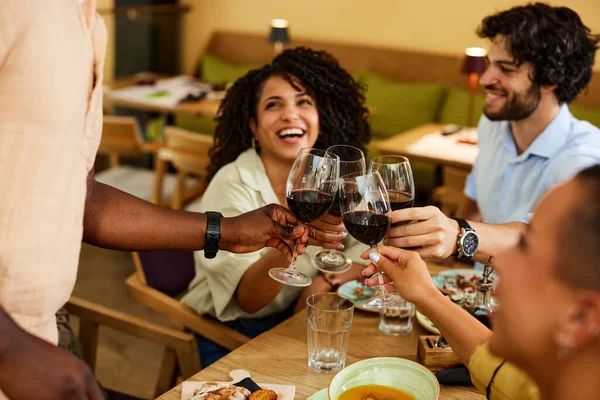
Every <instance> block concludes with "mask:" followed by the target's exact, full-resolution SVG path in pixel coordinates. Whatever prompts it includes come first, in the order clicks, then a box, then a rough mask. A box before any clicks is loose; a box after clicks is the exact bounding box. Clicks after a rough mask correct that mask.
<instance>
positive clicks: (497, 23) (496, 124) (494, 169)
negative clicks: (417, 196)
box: [386, 3, 600, 262]
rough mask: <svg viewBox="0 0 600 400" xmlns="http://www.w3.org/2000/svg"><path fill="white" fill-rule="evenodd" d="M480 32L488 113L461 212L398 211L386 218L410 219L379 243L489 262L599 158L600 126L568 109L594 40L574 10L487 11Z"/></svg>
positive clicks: (588, 68) (588, 69) (585, 79)
mask: <svg viewBox="0 0 600 400" xmlns="http://www.w3.org/2000/svg"><path fill="white" fill-rule="evenodd" d="M478 34H479V36H480V37H482V38H488V39H490V41H491V46H490V49H489V52H488V56H487V58H488V62H489V66H488V68H487V70H486V71H485V73H484V74H483V75H482V76H481V80H480V84H481V85H482V86H483V87H484V88H485V89H486V105H485V108H484V115H485V116H484V117H482V118H481V120H480V122H479V127H478V130H479V156H478V158H477V160H476V162H475V165H474V166H473V171H472V173H471V174H470V175H469V177H468V179H467V183H466V187H465V195H466V198H465V200H464V201H463V204H462V205H461V207H460V208H459V210H458V212H457V215H458V216H459V217H461V218H459V219H456V220H455V219H451V218H448V217H447V216H445V215H444V214H443V213H442V212H441V211H440V210H439V209H438V208H436V207H424V208H412V209H405V210H399V211H395V212H394V213H393V215H392V220H393V222H398V221H417V222H416V223H411V224H408V225H402V226H398V227H395V228H391V229H390V233H389V234H388V238H387V239H386V244H388V245H392V246H396V247H417V249H416V251H417V252H418V253H419V254H420V255H421V256H422V257H423V258H430V259H431V258H447V257H449V256H450V255H452V254H458V255H459V256H460V257H461V258H473V259H475V260H477V261H480V262H491V260H492V257H493V256H494V255H496V254H498V253H499V252H501V251H503V250H505V249H508V248H510V247H512V246H514V245H515V244H516V242H517V241H518V240H519V237H520V234H521V232H523V230H524V228H525V226H526V225H525V224H526V222H527V221H528V220H529V215H530V214H531V212H532V211H533V209H534V208H535V205H536V204H537V202H538V201H539V200H540V198H541V197H542V196H543V195H544V193H545V192H546V191H547V190H548V189H549V188H550V187H552V186H554V185H556V184H558V183H561V182H564V181H566V180H567V179H569V178H571V177H572V176H574V175H575V174H576V173H577V172H578V171H580V170H582V169H584V168H586V167H588V166H590V165H593V164H598V163H600V130H599V129H598V128H597V127H595V126H593V125H591V124H589V123H588V122H585V121H579V120H577V119H575V118H574V117H573V115H571V113H570V112H569V108H568V106H567V104H569V103H570V102H571V101H573V100H574V99H575V97H576V96H577V95H578V94H579V93H580V92H581V91H582V90H583V89H584V88H586V87H587V85H588V83H589V81H590V78H591V76H592V66H593V65H594V57H595V54H596V51H597V49H598V42H599V41H600V37H599V36H598V35H593V34H591V33H590V31H589V29H587V28H586V27H585V25H583V23H582V22H581V20H580V18H579V16H578V15H577V14H576V13H575V12H574V11H572V10H570V9H568V8H566V7H551V6H548V5H545V4H539V3H537V4H529V5H527V6H519V7H514V8H512V9H510V10H507V11H503V12H500V13H498V14H495V15H492V16H489V17H486V18H485V19H484V20H483V22H482V24H481V26H480V27H479V29H478ZM470 230H472V231H473V232H469V231H470ZM474 233H476V237H475V235H474ZM467 238H468V239H469V240H467ZM475 242H478V243H475Z"/></svg>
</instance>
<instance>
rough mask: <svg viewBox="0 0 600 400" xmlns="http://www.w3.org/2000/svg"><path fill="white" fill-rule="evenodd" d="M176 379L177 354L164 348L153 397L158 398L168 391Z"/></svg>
mask: <svg viewBox="0 0 600 400" xmlns="http://www.w3.org/2000/svg"><path fill="white" fill-rule="evenodd" d="M176 377H177V354H176V352H175V350H173V349H170V348H168V347H165V350H164V352H163V357H162V363H161V366H160V372H159V374H158V382H157V383H156V392H155V393H154V397H159V396H160V395H162V394H163V393H165V392H167V391H169V390H170V389H171V388H172V387H173V386H175V379H176Z"/></svg>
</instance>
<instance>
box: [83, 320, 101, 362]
mask: <svg viewBox="0 0 600 400" xmlns="http://www.w3.org/2000/svg"><path fill="white" fill-rule="evenodd" d="M99 329H100V325H99V324H98V323H97V322H93V321H88V320H87V319H84V318H81V321H80V323H79V340H80V341H81V351H82V353H83V359H84V361H85V362H86V363H87V365H88V366H89V367H90V369H91V370H92V372H95V370H96V350H97V349H98V331H99Z"/></svg>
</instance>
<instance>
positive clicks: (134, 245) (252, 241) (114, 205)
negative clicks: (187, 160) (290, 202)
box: [0, 0, 307, 400]
mask: <svg viewBox="0 0 600 400" xmlns="http://www.w3.org/2000/svg"><path fill="white" fill-rule="evenodd" d="M95 9H96V1H95V0H52V1H49V0H0V399H4V398H6V397H5V396H9V397H10V398H13V399H36V400H40V399H86V398H89V399H99V398H101V395H100V392H99V390H98V387H97V385H96V383H95V381H94V379H93V377H92V376H91V374H90V372H89V369H88V368H87V367H86V366H85V365H84V364H83V363H82V362H80V361H79V360H77V359H75V358H74V357H72V356H71V355H70V354H68V353H67V352H65V351H63V350H61V349H58V348H57V347H55V344H56V341H57V329H56V321H55V317H54V314H55V313H56V311H57V310H58V309H59V308H60V307H61V306H62V305H64V304H65V303H66V301H67V300H68V298H69V295H70V293H71V290H72V288H73V285H74V283H75V277H76V272H77V264H78V261H79V260H78V258H79V251H80V243H81V241H82V240H83V241H85V242H87V243H90V244H94V245H97V246H101V247H105V248H111V249H119V250H152V249H165V250H166V249H179V250H199V249H202V248H203V247H204V244H205V236H206V227H207V217H206V215H205V214H201V213H190V212H179V211H173V210H169V209H163V208H159V207H156V206H154V205H152V204H149V203H146V202H144V201H142V200H139V199H137V198H135V197H133V196H130V195H128V194H126V193H123V192H120V191H119V190H116V189H114V188H112V187H109V186H107V185H104V184H101V183H98V182H96V181H95V179H94V171H93V163H94V159H95V156H96V151H97V148H98V144H99V142H100V136H101V129H102V109H101V104H102V70H103V63H104V56H105V51H106V28H105V26H104V24H103V22H102V20H101V19H100V17H99V16H98V15H97V13H96V11H95ZM296 222H297V221H296V219H295V218H294V216H293V215H292V214H291V213H290V212H289V211H287V210H285V209H284V208H281V207H279V206H267V207H264V208H262V209H259V210H256V211H253V212H250V213H247V214H244V215H242V216H239V217H235V218H224V219H222V220H221V225H220V226H221V239H220V241H219V242H218V245H219V248H221V249H223V250H228V251H232V252H249V251H255V250H258V249H260V248H262V247H265V246H271V247H277V248H278V249H280V250H281V251H283V252H284V253H285V254H288V255H290V253H291V249H290V248H289V245H288V244H287V242H285V241H284V240H282V238H283V239H285V240H292V239H295V238H298V237H299V236H300V235H302V239H303V242H304V243H305V242H306V239H307V232H304V230H303V229H302V228H299V227H296V228H291V227H290V226H291V225H293V224H295V223H296ZM303 232H304V234H303ZM302 247H303V246H302ZM302 250H303V249H301V251H302ZM2 392H4V394H3V393H2Z"/></svg>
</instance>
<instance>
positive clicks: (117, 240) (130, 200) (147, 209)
mask: <svg viewBox="0 0 600 400" xmlns="http://www.w3.org/2000/svg"><path fill="white" fill-rule="evenodd" d="M83 228H84V229H83V240H84V242H86V243H89V244H93V245H96V246H99V247H104V248H108V249H114V250H130V251H137V250H139V251H141V250H159V249H160V250H201V249H203V248H204V241H205V235H206V215H205V214H202V213H192V212H187V211H176V210H171V209H169V208H164V207H159V206H156V205H154V204H151V203H149V202H147V201H144V200H141V199H139V198H137V197H135V196H132V195H130V194H128V193H125V192H123V191H121V190H118V189H115V188H113V187H111V186H108V185H105V184H103V183H100V182H96V180H95V179H94V170H93V169H92V171H90V174H89V175H88V178H87V197H86V202H85V216H84V221H83Z"/></svg>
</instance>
